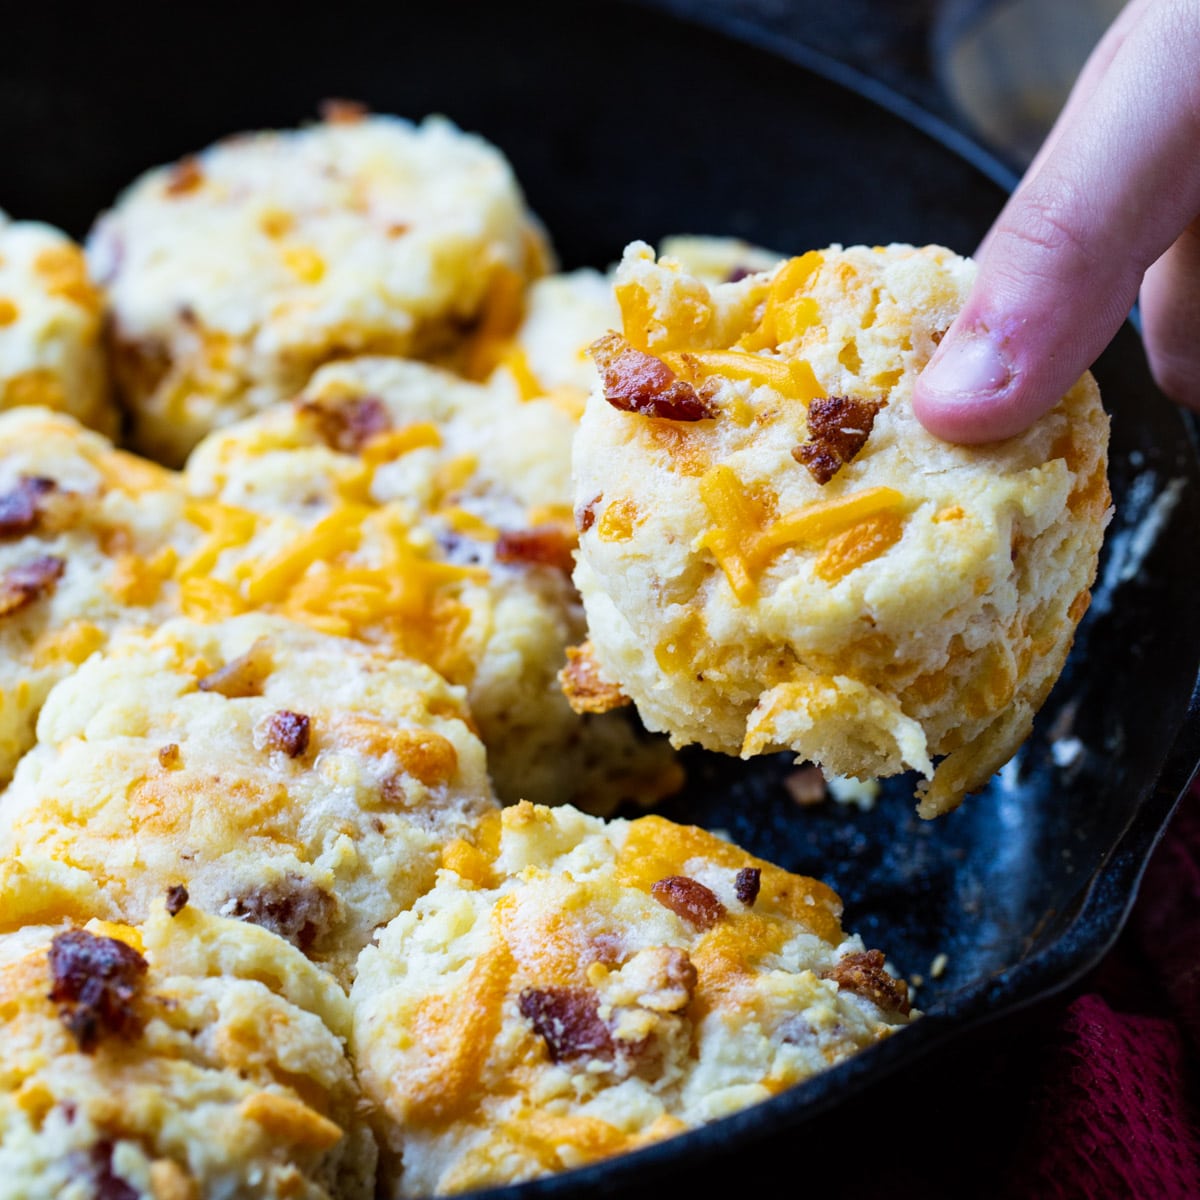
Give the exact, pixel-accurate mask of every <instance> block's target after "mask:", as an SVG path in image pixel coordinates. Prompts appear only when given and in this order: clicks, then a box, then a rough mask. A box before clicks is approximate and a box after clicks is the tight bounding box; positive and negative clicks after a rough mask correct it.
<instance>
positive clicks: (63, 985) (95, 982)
mask: <svg viewBox="0 0 1200 1200" xmlns="http://www.w3.org/2000/svg"><path fill="white" fill-rule="evenodd" d="M49 962H50V980H51V987H50V996H49V998H50V999H51V1000H53V1001H54V1002H55V1003H56V1004H57V1005H58V1015H59V1017H60V1018H61V1019H62V1022H63V1024H64V1025H65V1026H66V1027H67V1028H68V1029H69V1030H70V1031H71V1036H72V1037H74V1039H75V1042H76V1044H77V1045H78V1046H79V1049H80V1050H82V1051H83V1052H84V1053H85V1054H90V1053H91V1052H92V1051H93V1050H94V1049H95V1048H96V1043H97V1042H98V1041H99V1040H100V1037H101V1035H102V1034H112V1035H114V1036H116V1037H134V1036H136V1035H137V1034H138V1033H140V1032H141V1028H142V1021H141V1018H140V1016H139V1015H138V1012H137V999H138V995H139V993H140V991H141V987H142V981H143V980H142V977H143V976H144V975H145V974H146V970H147V966H146V960H145V959H144V958H143V957H142V956H141V955H140V954H139V953H138V952H137V951H136V950H135V949H133V947H132V946H127V945H126V944H125V943H124V942H120V941H117V939H116V938H108V937H97V936H96V935H95V934H91V933H88V932H87V931H86V930H83V929H69V930H67V931H66V932H65V933H59V934H55V936H54V938H53V940H52V941H51V942H50V954H49Z"/></svg>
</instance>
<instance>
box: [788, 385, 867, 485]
mask: <svg viewBox="0 0 1200 1200" xmlns="http://www.w3.org/2000/svg"><path fill="white" fill-rule="evenodd" d="M880 407H881V405H880V404H879V402H878V401H877V400H854V399H852V398H851V397H849V396H827V397H825V398H824V399H820V400H814V401H813V402H812V403H811V404H810V405H809V406H808V440H807V441H806V442H804V443H803V444H802V445H800V446H797V447H796V448H795V449H794V450H793V451H792V457H793V458H794V459H795V460H796V461H797V462H798V463H803V464H804V466H806V467H807V468H808V471H809V474H810V475H812V477H813V478H814V479H815V480H816V481H817V482H818V483H819V484H821V485H822V486H824V485H825V484H827V483H828V482H829V481H830V480H831V479H832V478H833V477H834V476H835V475H836V474H837V473H838V472H839V471H840V470H841V469H842V468H843V467H844V466H845V465H846V464H847V463H848V462H849V461H850V460H851V459H852V458H853V457H854V456H855V455H856V454H857V453H858V452H859V451H860V450H861V449H862V448H863V446H865V445H866V443H867V438H869V437H870V436H871V430H872V428H873V427H874V425H875V414H876V413H877V412H879V409H880Z"/></svg>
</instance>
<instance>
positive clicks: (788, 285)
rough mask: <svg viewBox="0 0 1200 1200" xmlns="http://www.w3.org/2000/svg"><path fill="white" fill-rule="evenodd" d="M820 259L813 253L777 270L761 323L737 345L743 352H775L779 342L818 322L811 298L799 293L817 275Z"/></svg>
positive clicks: (815, 306)
mask: <svg viewBox="0 0 1200 1200" xmlns="http://www.w3.org/2000/svg"><path fill="white" fill-rule="evenodd" d="M822 261H823V259H822V257H821V255H820V254H819V253H818V252H817V251H816V250H810V251H809V252H808V253H807V254H801V255H800V256H799V257H798V258H793V259H789V260H788V262H787V263H786V264H785V265H784V266H783V267H782V268H781V269H780V271H779V273H778V274H777V275H776V276H775V279H774V281H773V282H772V284H771V290H770V292H769V293H768V294H767V303H766V306H765V307H764V309H763V317H762V321H761V322H760V323H759V325H758V327H757V328H756V329H753V330H751V331H750V332H749V333H748V334H746V335H745V336H744V337H743V338H742V340H741V342H740V343H739V346H740V347H741V348H742V349H743V350H768V349H774V348H775V347H776V346H778V345H779V344H780V343H781V342H786V341H790V340H792V339H794V338H796V337H798V336H799V335H800V334H801V333H802V332H803V331H804V330H805V329H807V328H809V327H810V326H812V325H815V324H816V323H817V319H818V315H819V314H818V310H817V303H816V301H815V300H814V299H813V298H812V297H811V296H804V295H801V294H799V293H800V292H801V289H803V288H804V287H805V286H806V285H807V283H808V281H809V279H811V278H812V276H813V275H815V274H816V272H817V270H818V269H819V268H820V266H821V263H822Z"/></svg>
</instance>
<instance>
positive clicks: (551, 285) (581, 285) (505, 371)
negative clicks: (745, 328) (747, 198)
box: [449, 236, 782, 419]
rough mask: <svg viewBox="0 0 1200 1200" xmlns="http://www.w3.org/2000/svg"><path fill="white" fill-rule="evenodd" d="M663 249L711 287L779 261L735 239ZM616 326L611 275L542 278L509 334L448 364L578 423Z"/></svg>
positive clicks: (671, 241)
mask: <svg viewBox="0 0 1200 1200" xmlns="http://www.w3.org/2000/svg"><path fill="white" fill-rule="evenodd" d="M662 247H663V253H664V254H671V255H673V256H674V257H675V258H676V259H677V260H679V261H680V262H681V263H682V264H684V265H685V267H686V269H687V270H688V271H689V272H691V273H693V274H695V275H697V276H699V277H700V278H702V279H704V280H705V281H707V282H711V283H720V282H723V281H724V280H726V279H728V278H731V277H732V278H741V277H742V276H743V275H745V274H748V273H749V272H751V271H763V270H767V269H768V268H770V267H773V266H775V265H776V264H777V263H778V262H779V260H780V258H781V257H782V256H781V255H778V254H773V253H772V252H771V251H769V250H763V249H762V248H760V247H758V246H754V245H751V244H750V243H749V242H744V241H742V240H740V239H738V238H718V237H692V236H688V237H684V236H675V237H668V238H665V239H664V240H663V243H662ZM620 321H621V310H620V308H619V307H618V305H617V302H616V298H615V297H614V295H613V273H612V271H609V272H608V273H607V274H602V273H601V272H599V271H594V270H591V269H588V268H584V269H581V270H577V271H569V272H566V273H565V274H561V275H547V276H545V277H544V278H542V279H538V280H535V281H534V283H533V284H532V285H531V286H530V287H529V288H528V290H527V291H526V293H525V296H524V298H523V304H522V312H521V318H520V323H519V324H518V325H517V326H516V328H515V331H514V332H513V333H512V334H511V335H510V336H508V337H493V338H491V339H488V338H487V337H478V336H477V337H473V338H472V339H471V340H470V342H469V345H468V348H467V353H466V355H465V356H464V355H459V356H458V358H457V359H456V360H454V361H452V362H451V363H450V364H449V365H450V366H451V368H452V369H454V370H457V371H458V372H460V373H461V374H464V375H467V376H468V377H470V378H482V377H484V376H487V378H488V383H489V385H490V386H499V387H507V388H508V390H510V391H511V392H512V393H513V394H515V395H518V396H520V398H521V399H523V400H532V399H535V398H536V397H540V396H546V397H549V398H550V399H551V400H553V401H554V402H555V403H556V404H558V405H559V406H560V407H561V408H563V409H565V410H566V411H567V412H568V413H569V414H570V415H571V416H573V417H575V418H576V419H578V418H579V417H581V416H582V415H583V409H584V405H585V404H586V402H587V397H588V393H589V392H590V391H591V390H592V388H593V387H594V386H595V383H596V365H595V363H594V362H593V361H592V359H591V356H590V354H589V353H588V351H589V349H590V347H591V345H592V343H593V342H594V341H595V340H596V339H597V338H599V337H601V336H603V335H604V334H605V333H607V332H608V331H609V330H611V329H616V328H619V326H620ZM489 370H490V371H491V374H490V375H488V371H489Z"/></svg>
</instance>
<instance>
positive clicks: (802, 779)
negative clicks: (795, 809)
mask: <svg viewBox="0 0 1200 1200" xmlns="http://www.w3.org/2000/svg"><path fill="white" fill-rule="evenodd" d="M783 786H784V787H785V788H786V789H787V794H788V795H789V796H790V797H791V798H792V803H794V804H798V805H799V806H800V807H801V808H812V807H813V805H816V804H824V803H825V799H826V797H827V796H828V795H829V790H828V788H827V787H826V786H825V776H824V774H823V773H822V771H821V768H820V767H817V766H807V767H801V768H799V770H796V771H792V772H791V773H790V774H789V775H787V776H786V777H785V778H784V781H783Z"/></svg>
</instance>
